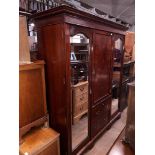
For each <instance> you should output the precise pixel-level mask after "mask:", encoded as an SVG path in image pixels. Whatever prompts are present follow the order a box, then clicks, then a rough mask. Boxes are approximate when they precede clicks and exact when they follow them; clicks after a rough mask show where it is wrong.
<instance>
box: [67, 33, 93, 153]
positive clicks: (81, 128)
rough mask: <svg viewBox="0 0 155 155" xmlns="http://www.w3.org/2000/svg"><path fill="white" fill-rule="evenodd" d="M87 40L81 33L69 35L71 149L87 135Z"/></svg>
mask: <svg viewBox="0 0 155 155" xmlns="http://www.w3.org/2000/svg"><path fill="white" fill-rule="evenodd" d="M89 42H90V41H89V38H87V37H86V36H85V35H84V34H82V33H78V34H76V35H74V36H71V37H70V44H71V53H70V69H71V107H72V113H71V118H72V125H71V126H72V150H75V149H76V148H77V147H78V146H79V145H80V144H81V143H82V142H83V141H84V140H85V139H86V138H87V137H88V102H89V97H88V96H89V93H88V92H89V91H88V90H89V77H88V75H89V74H88V72H89V67H88V63H89V50H90V48H89V47H90V45H89Z"/></svg>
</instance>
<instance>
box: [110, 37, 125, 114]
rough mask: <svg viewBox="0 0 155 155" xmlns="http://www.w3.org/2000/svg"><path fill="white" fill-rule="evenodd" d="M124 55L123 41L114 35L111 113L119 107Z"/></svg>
mask: <svg viewBox="0 0 155 155" xmlns="http://www.w3.org/2000/svg"><path fill="white" fill-rule="evenodd" d="M122 57H123V41H122V39H121V38H119V37H117V36H116V37H115V36H114V42H113V78H112V104H111V115H114V114H115V113H116V112H117V111H118V108H119V105H118V104H119V93H120V82H121V81H120V80H121V67H122Z"/></svg>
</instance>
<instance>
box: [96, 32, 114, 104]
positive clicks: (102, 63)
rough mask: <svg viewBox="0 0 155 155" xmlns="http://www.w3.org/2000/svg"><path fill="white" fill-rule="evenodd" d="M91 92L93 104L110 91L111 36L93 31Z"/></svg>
mask: <svg viewBox="0 0 155 155" xmlns="http://www.w3.org/2000/svg"><path fill="white" fill-rule="evenodd" d="M94 44H95V45H94V54H93V55H94V59H93V61H94V66H93V94H94V104H96V103H97V102H98V101H99V100H102V99H103V98H104V97H106V96H108V95H110V93H111V71H112V68H111V55H112V49H111V36H108V35H106V34H103V33H98V32H97V33H94Z"/></svg>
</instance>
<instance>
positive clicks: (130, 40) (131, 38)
mask: <svg viewBox="0 0 155 155" xmlns="http://www.w3.org/2000/svg"><path fill="white" fill-rule="evenodd" d="M134 45H135V33H134V32H130V31H127V32H126V35H125V53H124V62H128V61H130V60H133V58H132V57H134Z"/></svg>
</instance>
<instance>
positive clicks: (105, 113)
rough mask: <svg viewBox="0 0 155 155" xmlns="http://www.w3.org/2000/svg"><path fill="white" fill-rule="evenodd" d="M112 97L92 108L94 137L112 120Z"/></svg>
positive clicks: (92, 131) (92, 132) (92, 133)
mask: <svg viewBox="0 0 155 155" xmlns="http://www.w3.org/2000/svg"><path fill="white" fill-rule="evenodd" d="M110 107H111V97H110V98H109V99H107V100H105V101H103V102H101V103H100V104H98V105H97V106H96V107H95V108H93V109H92V120H91V135H92V136H93V137H94V136H95V135H96V134H97V133H98V132H99V131H101V130H102V129H103V128H104V127H105V126H106V125H107V124H108V122H109V120H110Z"/></svg>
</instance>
